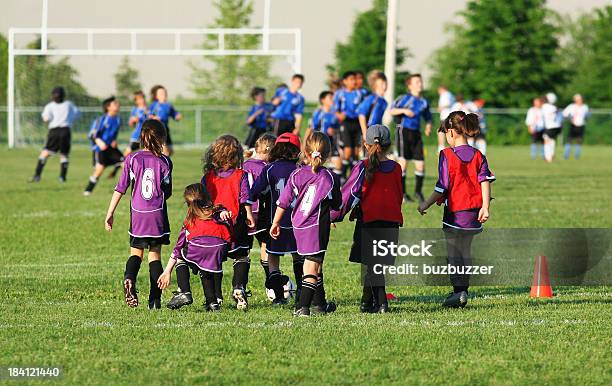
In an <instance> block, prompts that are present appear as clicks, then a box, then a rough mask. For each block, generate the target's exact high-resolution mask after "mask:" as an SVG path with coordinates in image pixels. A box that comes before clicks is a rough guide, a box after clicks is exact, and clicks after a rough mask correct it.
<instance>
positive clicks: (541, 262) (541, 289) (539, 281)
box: [529, 256, 553, 298]
mask: <svg viewBox="0 0 612 386" xmlns="http://www.w3.org/2000/svg"><path fill="white" fill-rule="evenodd" d="M529 296H531V297H532V298H552V297H553V292H552V287H551V286H550V278H549V277H548V263H546V256H538V257H536V260H535V266H534V268H533V282H532V283H531V293H530V295H529Z"/></svg>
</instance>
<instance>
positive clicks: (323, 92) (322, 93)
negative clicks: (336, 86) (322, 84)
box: [319, 90, 334, 102]
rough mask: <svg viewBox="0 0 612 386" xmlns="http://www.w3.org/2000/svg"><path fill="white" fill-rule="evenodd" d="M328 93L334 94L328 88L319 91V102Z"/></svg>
mask: <svg viewBox="0 0 612 386" xmlns="http://www.w3.org/2000/svg"><path fill="white" fill-rule="evenodd" d="M328 95H334V93H333V92H331V91H329V90H325V91H321V93H320V94H319V102H322V101H323V99H325V98H327V96H328Z"/></svg>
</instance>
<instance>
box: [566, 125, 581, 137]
mask: <svg viewBox="0 0 612 386" xmlns="http://www.w3.org/2000/svg"><path fill="white" fill-rule="evenodd" d="M583 137H584V126H574V125H570V130H569V134H568V138H572V139H582V138H583Z"/></svg>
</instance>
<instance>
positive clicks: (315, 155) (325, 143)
mask: <svg viewBox="0 0 612 386" xmlns="http://www.w3.org/2000/svg"><path fill="white" fill-rule="evenodd" d="M304 152H305V154H306V155H307V156H308V157H309V158H310V166H311V167H312V172H313V173H316V172H317V171H318V170H319V168H320V167H321V166H323V164H324V163H325V161H327V159H328V158H329V156H330V154H331V143H330V141H329V137H328V136H327V134H323V133H322V132H320V131H315V132H314V133H312V134H311V135H310V136H309V137H308V139H307V140H306V144H305V145H304Z"/></svg>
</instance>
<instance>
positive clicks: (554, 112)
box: [542, 103, 563, 139]
mask: <svg viewBox="0 0 612 386" xmlns="http://www.w3.org/2000/svg"><path fill="white" fill-rule="evenodd" d="M542 115H543V119H544V135H546V136H548V137H549V138H551V139H555V138H557V136H558V135H559V134H560V133H561V125H562V124H563V116H562V115H561V111H559V109H558V108H557V106H555V105H553V104H551V103H544V104H543V105H542Z"/></svg>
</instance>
